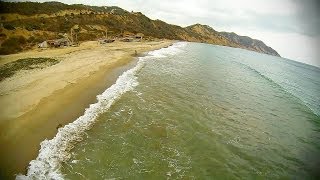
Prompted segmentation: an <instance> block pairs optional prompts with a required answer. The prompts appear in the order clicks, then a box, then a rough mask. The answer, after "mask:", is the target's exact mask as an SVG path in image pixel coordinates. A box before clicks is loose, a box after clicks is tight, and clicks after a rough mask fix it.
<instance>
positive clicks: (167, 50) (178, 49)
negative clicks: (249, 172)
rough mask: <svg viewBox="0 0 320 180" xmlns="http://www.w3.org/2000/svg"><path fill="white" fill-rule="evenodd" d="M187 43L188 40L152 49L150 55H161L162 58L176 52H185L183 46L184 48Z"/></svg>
mask: <svg viewBox="0 0 320 180" xmlns="http://www.w3.org/2000/svg"><path fill="white" fill-rule="evenodd" d="M187 44H188V43H187V42H177V43H174V44H173V45H171V46H169V47H167V48H163V49H159V50H155V51H151V52H149V53H148V55H149V56H151V57H160V58H161V57H167V55H174V54H177V53H180V52H183V50H182V49H181V48H183V47H184V46H186V45H187Z"/></svg>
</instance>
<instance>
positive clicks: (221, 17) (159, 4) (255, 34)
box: [15, 0, 320, 67]
mask: <svg viewBox="0 0 320 180" xmlns="http://www.w3.org/2000/svg"><path fill="white" fill-rule="evenodd" d="M15 1H19V0H15ZM31 1H38V2H44V1H52V0H31ZM56 1H60V2H63V3H66V4H87V5H95V6H119V7H121V8H123V9H125V10H128V11H139V12H142V13H143V14H145V15H146V16H148V17H149V18H151V19H160V20H163V21H165V22H167V23H170V24H176V25H179V26H183V27H185V26H188V25H192V24H196V23H200V24H206V25H209V26H211V27H213V28H214V29H215V30H217V31H227V32H235V33H237V34H239V35H244V36H250V37H251V38H254V39H260V40H262V41H263V42H264V43H265V44H266V45H268V46H270V47H272V48H273V49H275V50H276V51H277V52H278V53H279V54H280V55H281V56H282V57H284V58H288V59H292V60H296V61H300V62H304V63H307V64H312V65H315V66H318V67H320V0H56Z"/></svg>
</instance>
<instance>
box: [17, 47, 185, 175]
mask: <svg viewBox="0 0 320 180" xmlns="http://www.w3.org/2000/svg"><path fill="white" fill-rule="evenodd" d="M178 47H181V43H175V44H174V45H172V46H170V47H168V48H163V49H160V50H155V51H152V52H150V53H149V54H148V55H149V56H146V57H140V58H139V61H138V63H137V65H136V66H135V67H134V68H132V69H130V70H128V71H126V72H124V73H123V74H122V75H121V76H119V77H118V79H117V81H116V83H115V84H113V85H112V86H111V87H110V88H108V89H107V90H106V91H104V92H103V93H102V94H100V95H98V96H97V100H98V102H97V103H95V104H91V105H90V106H89V108H87V109H86V110H85V113H84V115H82V116H80V117H79V118H78V119H76V120H75V121H74V122H72V123H69V124H67V125H65V126H64V127H63V128H60V129H59V130H58V133H57V134H56V136H55V137H54V138H53V139H51V140H44V141H42V142H41V144H40V146H41V147H40V150H39V154H38V157H37V158H36V159H35V160H32V161H31V162H30V163H29V167H28V172H27V175H18V176H17V177H16V179H23V180H24V179H56V180H60V179H61V180H62V179H64V177H63V175H62V173H61V171H60V166H61V162H66V161H67V160H68V159H70V154H69V151H70V150H71V149H72V148H73V147H74V146H73V145H74V143H76V142H79V141H81V140H82V137H83V134H84V133H85V131H86V130H89V129H90V127H91V126H92V125H93V124H94V122H95V121H96V119H97V117H98V116H99V115H100V114H101V113H104V112H106V111H107V110H108V109H109V108H110V106H111V105H112V104H113V103H114V102H115V101H116V100H117V99H119V98H120V97H121V95H122V94H124V93H126V92H128V91H131V90H133V89H134V87H136V86H137V85H138V84H139V82H138V80H137V77H136V73H137V72H138V71H139V70H140V69H141V68H142V67H143V66H144V64H145V61H146V59H147V58H148V57H158V56H160V57H162V56H164V55H165V54H172V53H177V52H178V49H177V48H178Z"/></svg>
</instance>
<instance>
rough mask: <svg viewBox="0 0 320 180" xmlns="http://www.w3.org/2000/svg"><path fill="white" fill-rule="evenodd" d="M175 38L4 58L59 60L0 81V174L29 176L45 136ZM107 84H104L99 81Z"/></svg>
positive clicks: (93, 44) (90, 44)
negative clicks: (142, 58) (140, 56)
mask: <svg viewBox="0 0 320 180" xmlns="http://www.w3.org/2000/svg"><path fill="white" fill-rule="evenodd" d="M172 43H173V41H169V40H165V41H156V42H155V41H154V42H131V43H126V42H115V43H111V44H105V45H99V44H98V43H97V42H85V43H83V44H82V45H81V46H79V47H70V48H62V49H48V50H43V51H40V52H39V50H32V51H28V52H23V53H19V54H13V55H8V56H2V57H1V59H0V65H2V64H4V63H8V62H11V61H15V60H17V59H21V58H29V57H49V58H55V59H59V60H60V63H58V64H56V65H53V66H50V67H47V68H44V69H40V70H39V69H37V70H31V71H24V72H21V73H20V72H18V73H17V74H16V75H14V76H13V77H10V78H8V79H5V80H4V81H2V82H0V87H1V88H0V93H1V96H0V105H1V107H4V108H2V109H1V110H0V130H1V133H0V144H1V147H3V148H1V150H0V155H1V159H2V160H1V164H0V166H1V176H4V177H6V178H9V179H14V177H15V176H14V175H15V174H18V173H23V174H25V171H26V167H27V165H28V163H29V162H30V161H31V160H32V159H34V158H35V157H36V156H37V154H38V150H39V147H40V142H42V141H43V140H44V139H51V138H52V137H54V135H55V134H56V132H57V129H56V128H57V126H59V125H60V124H61V125H65V124H68V123H70V122H72V121H74V120H75V119H76V118H77V117H79V116H81V115H82V114H83V113H84V110H85V108H87V107H88V106H89V105H90V104H92V103H94V102H96V95H98V94H100V93H101V92H103V91H104V90H105V89H106V88H108V87H110V86H111V85H112V84H113V83H114V82H115V80H116V79H117V77H118V76H119V75H120V74H121V73H122V72H124V71H125V70H127V69H130V68H131V67H133V66H134V64H135V62H136V61H133V59H134V57H135V56H136V52H137V53H138V54H143V53H145V52H148V51H152V50H156V49H160V48H163V47H167V46H169V45H171V44H172ZM101 82H103V83H101Z"/></svg>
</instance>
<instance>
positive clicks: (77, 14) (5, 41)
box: [0, 1, 277, 55]
mask: <svg viewBox="0 0 320 180" xmlns="http://www.w3.org/2000/svg"><path fill="white" fill-rule="evenodd" d="M0 7H1V11H0V17H1V18H0V23H1V28H0V43H1V48H0V54H10V53H16V52H19V51H21V50H23V49H27V48H30V46H32V45H35V44H37V43H39V42H41V41H42V40H44V39H55V38H61V34H64V33H70V29H71V28H72V27H74V26H79V27H80V31H79V34H78V40H80V41H86V40H96V39H97V38H100V37H102V36H104V33H105V31H106V29H108V36H121V34H122V33H123V32H131V33H143V34H144V35H145V37H146V38H147V39H148V38H161V39H162V38H166V39H175V40H185V41H192V42H203V43H211V44H217V45H224V46H231V47H238V48H244V49H249V50H253V51H257V52H262V53H267V54H272V55H277V53H274V52H275V51H274V50H273V49H272V48H270V47H268V46H265V45H264V43H263V42H262V41H259V42H258V41H257V40H253V41H254V42H256V43H253V44H254V46H252V47H251V46H250V43H247V42H246V41H245V40H238V39H234V38H230V37H229V36H227V35H226V34H225V33H220V32H217V31H215V30H214V29H213V28H211V27H210V26H207V25H201V24H195V25H192V26H188V27H185V28H183V27H180V26H177V25H172V24H168V23H166V22H163V21H161V20H151V19H150V18H148V17H147V16H145V15H143V14H142V13H140V12H128V11H126V10H123V9H121V8H119V7H115V6H110V7H109V6H108V7H107V6H102V7H98V6H87V5H82V4H74V5H67V4H63V3H60V2H45V3H36V2H19V3H15V2H1V1H0ZM1 35H2V36H1ZM17 35H20V36H22V37H23V38H25V41H23V42H21V41H20V42H18V41H15V42H16V43H14V42H13V41H14V40H13V39H16V38H20V39H21V37H17ZM1 37H4V38H1ZM242 39H243V38H242ZM251 40H252V39H251ZM17 42H18V43H17ZM250 42H251V41H250ZM251 44H252V43H251Z"/></svg>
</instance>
